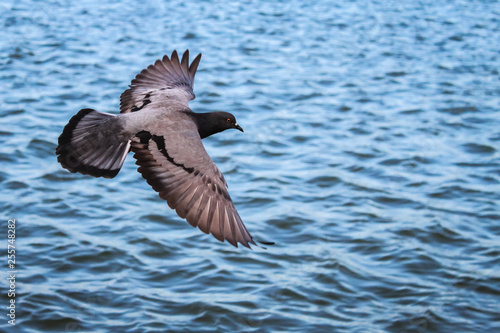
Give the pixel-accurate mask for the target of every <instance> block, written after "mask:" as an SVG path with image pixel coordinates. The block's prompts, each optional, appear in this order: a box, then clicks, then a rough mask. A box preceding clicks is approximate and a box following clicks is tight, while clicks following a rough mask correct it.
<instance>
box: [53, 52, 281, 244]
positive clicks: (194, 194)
mask: <svg viewBox="0 0 500 333" xmlns="http://www.w3.org/2000/svg"><path fill="white" fill-rule="evenodd" d="M200 59H201V54H199V55H198V56H197V57H196V58H195V59H194V60H193V62H191V64H189V51H188V50H187V51H186V52H184V54H183V56H182V60H179V56H178V54H177V52H176V51H174V52H173V53H172V55H171V57H170V58H169V57H168V56H166V55H165V56H164V57H163V59H161V60H157V61H156V62H155V63H154V64H153V65H150V66H149V67H147V68H146V69H144V70H143V71H141V72H140V73H139V74H138V75H137V76H136V77H135V79H133V80H132V83H131V85H130V86H129V87H130V88H129V89H127V90H125V91H124V92H123V93H122V95H121V97H120V110H121V111H120V114H118V115H115V114H110V113H104V112H99V111H96V110H93V109H82V110H80V111H79V112H78V113H77V114H76V115H74V116H73V117H72V118H71V119H70V121H69V122H68V124H67V125H66V126H65V127H64V130H63V132H62V134H61V135H60V136H59V141H58V144H59V145H58V147H57V148H56V154H57V155H58V157H57V160H58V161H59V163H61V165H62V166H63V168H65V169H67V170H69V171H70V172H79V173H82V174H84V175H90V176H94V177H104V178H113V177H115V176H116V175H117V174H118V172H119V171H120V169H121V167H122V165H123V161H124V160H125V157H126V156H127V154H128V153H129V151H132V152H133V153H134V158H135V159H136V164H137V165H138V166H139V168H138V169H137V170H138V171H139V172H140V173H141V174H142V177H144V178H145V179H146V180H147V182H148V184H149V185H151V186H152V187H153V189H154V190H155V191H156V192H158V193H159V196H160V198H162V199H164V200H166V201H167V203H168V205H169V206H170V208H172V209H175V211H176V212H177V214H178V215H179V216H180V217H181V218H184V219H186V220H187V221H188V222H189V223H190V224H191V225H192V226H193V227H198V228H200V230H201V231H203V232H205V233H207V234H208V233H210V234H212V235H213V236H214V237H215V238H216V239H218V240H219V241H222V242H224V241H225V240H227V241H228V242H229V243H230V244H232V245H233V246H235V247H238V243H240V244H242V245H244V246H246V247H248V248H250V246H249V244H254V245H257V244H256V241H255V240H254V238H253V237H252V236H251V235H250V233H249V232H248V230H247V228H246V227H245V225H244V224H243V222H242V220H241V218H240V215H239V214H238V212H237V211H236V208H235V206H234V204H233V201H232V200H231V197H230V196H229V193H228V189H227V183H226V181H225V179H224V176H223V175H222V173H221V172H220V171H219V169H218V168H217V166H216V165H215V163H214V162H213V161H212V159H211V158H210V156H209V155H208V154H207V152H206V151H205V148H204V147H203V143H202V141H201V140H202V139H204V138H206V137H208V136H210V135H212V134H215V133H218V132H222V131H225V130H227V129H231V128H233V129H237V130H239V131H241V132H243V129H242V128H241V127H240V125H238V123H237V122H236V118H235V117H234V115H232V114H231V113H228V112H210V113H195V112H193V111H192V110H191V109H190V108H189V101H190V100H192V99H194V98H195V94H194V92H193V82H194V77H195V74H196V70H197V68H198V64H199V63H200ZM260 243H263V244H271V243H264V242H260Z"/></svg>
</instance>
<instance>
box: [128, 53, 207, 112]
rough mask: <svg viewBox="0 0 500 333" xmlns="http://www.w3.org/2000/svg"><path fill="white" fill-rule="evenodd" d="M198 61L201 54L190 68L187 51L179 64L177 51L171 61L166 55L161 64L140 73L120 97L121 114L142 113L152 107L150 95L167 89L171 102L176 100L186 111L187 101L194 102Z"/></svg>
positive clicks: (151, 66) (159, 61)
mask: <svg viewBox="0 0 500 333" xmlns="http://www.w3.org/2000/svg"><path fill="white" fill-rule="evenodd" d="M200 59H201V54H199V55H198V56H197V57H196V58H195V59H194V60H193V62H192V63H191V65H189V50H186V52H184V54H183V55H182V60H181V61H179V56H178V55H177V51H174V52H172V56H171V57H170V59H169V58H168V56H166V55H165V56H164V57H163V59H162V60H157V61H156V62H155V63H154V65H150V66H149V67H148V68H146V69H143V70H142V71H141V72H140V73H139V74H137V76H136V77H135V79H133V80H132V83H131V84H130V88H129V89H127V90H125V91H124V92H123V93H122V95H121V97H120V110H121V113H128V112H134V111H139V110H141V109H142V108H143V107H144V106H146V105H147V104H149V103H151V100H150V99H149V97H150V96H151V94H152V93H154V92H156V91H161V90H166V89H171V90H170V91H169V96H170V98H172V97H173V96H175V97H176V98H175V99H177V100H178V101H180V102H182V103H183V104H185V105H186V107H187V105H188V103H189V101H190V100H192V99H194V98H195V95H194V92H193V82H194V76H195V74H196V69H197V68H198V64H199V63H200Z"/></svg>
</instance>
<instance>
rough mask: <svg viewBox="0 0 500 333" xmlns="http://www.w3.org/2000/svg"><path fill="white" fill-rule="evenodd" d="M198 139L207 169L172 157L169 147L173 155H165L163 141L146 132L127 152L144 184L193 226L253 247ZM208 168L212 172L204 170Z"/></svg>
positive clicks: (214, 167) (233, 243)
mask: <svg viewBox="0 0 500 333" xmlns="http://www.w3.org/2000/svg"><path fill="white" fill-rule="evenodd" d="M199 140H200V142H199V144H200V146H201V149H203V153H204V154H205V155H206V156H205V157H206V158H208V159H209V163H211V164H213V166H212V165H209V166H208V168H207V165H206V164H207V163H205V165H203V166H199V167H197V166H196V165H195V164H196V163H193V162H191V163H189V162H186V161H183V160H182V158H179V156H178V155H176V154H175V148H172V151H173V152H174V154H173V155H171V154H169V149H168V145H167V144H166V142H165V138H164V137H163V136H156V135H151V133H149V132H141V133H139V134H138V136H137V137H136V138H135V139H134V140H132V147H131V150H132V151H133V152H134V153H135V154H134V158H135V159H136V160H137V161H136V164H137V165H139V168H138V171H139V172H140V173H141V174H142V176H143V177H144V178H145V179H146V180H147V182H148V184H149V185H151V186H152V187H153V189H154V190H155V191H157V192H158V193H159V194H160V197H161V198H162V199H164V200H166V201H167V203H168V205H169V206H170V208H172V209H175V210H176V212H177V214H178V215H179V216H180V217H182V218H185V219H186V220H187V221H188V222H189V223H190V224H191V225H192V226H193V227H199V228H200V230H201V231H203V232H205V233H207V234H208V233H211V234H212V235H213V236H214V237H215V238H217V239H218V240H219V241H221V242H223V241H224V240H227V241H228V242H229V243H230V244H232V245H233V246H236V247H238V243H240V244H242V245H244V246H246V247H250V246H249V244H254V245H256V244H255V241H254V239H253V237H252V236H251V235H250V233H249V232H248V230H247V229H246V227H245V225H244V224H243V222H242V220H241V218H240V216H239V214H238V212H237V211H236V208H235V207H234V204H233V202H232V200H231V198H230V196H229V193H228V192H227V189H226V187H225V181H224V180H223V178H222V175H221V174H220V172H219V171H218V169H217V167H216V166H215V164H214V163H213V161H212V160H211V159H210V157H209V156H208V154H207V153H206V151H205V150H204V148H203V145H202V144H201V139H199ZM210 168H212V169H213V170H215V171H214V172H210V171H207V170H210Z"/></svg>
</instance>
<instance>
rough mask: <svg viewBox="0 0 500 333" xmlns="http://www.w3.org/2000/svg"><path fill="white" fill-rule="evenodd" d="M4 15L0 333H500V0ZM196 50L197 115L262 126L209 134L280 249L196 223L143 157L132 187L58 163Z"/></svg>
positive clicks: (241, 206) (6, 9)
mask: <svg viewBox="0 0 500 333" xmlns="http://www.w3.org/2000/svg"><path fill="white" fill-rule="evenodd" d="M0 27H1V32H0V36H1V37H2V38H0V68H1V71H0V84H1V87H2V89H0V114H1V118H0V122H1V129H0V138H1V139H0V140H1V145H0V161H1V169H0V182H1V193H2V199H3V200H2V202H1V204H0V205H1V208H2V212H3V216H4V221H5V222H4V223H5V224H4V226H6V224H7V219H8V218H16V221H17V228H16V232H17V233H16V236H17V238H16V239H17V242H16V246H17V258H16V259H17V261H16V263H17V268H18V270H19V272H18V276H17V279H16V282H17V291H16V304H17V307H16V311H17V312H16V320H17V321H16V326H15V327H11V326H10V325H9V324H8V323H7V319H8V318H6V316H5V314H6V312H7V310H5V306H6V305H7V304H8V303H7V302H8V301H9V298H8V297H7V295H6V288H5V287H7V284H6V283H5V286H4V288H3V289H4V291H2V293H1V300H2V304H3V305H2V307H1V308H3V309H4V310H2V311H4V313H5V314H2V316H3V319H2V320H0V330H2V331H13V332H14V331H16V330H17V331H19V332H64V331H66V332H166V331H192V332H202V331H215V330H217V331H227V332H234V331H244V332H332V331H338V332H340V331H342V332H401V333H402V332H407V333H409V332H419V333H421V332H486V331H488V332H493V331H495V330H500V313H499V303H500V298H499V296H500V287H499V286H500V273H499V263H500V262H499V256H500V214H499V206H500V204H499V199H500V195H499V193H500V186H499V184H500V158H499V157H500V155H499V149H500V148H499V142H500V119H499V114H498V108H499V105H500V80H499V72H498V68H499V56H500V53H499V51H500V47H499V45H500V43H499V42H500V39H499V38H500V37H499V36H500V6H499V5H498V3H497V2H496V1H478V0H474V1H467V2H465V1H461V2H460V1H438V2H432V1H404V2H399V1H370V0H366V1H349V2H347V1H334V2H331V1H316V2H314V3H312V2H305V1H287V2H283V3H268V2H264V1H245V2H242V3H236V2H233V1H227V2H217V3H214V2H209V1H200V2H193V3H190V2H184V1H169V2H162V1H149V2H146V3H144V4H141V3H140V2H137V1H128V0H127V1H107V0H102V1H83V2H76V1H75V2H72V3H71V4H69V3H68V2H65V1H44V2H39V1H33V0H28V1H23V2H17V1H16V2H14V1H10V0H7V1H3V2H2V3H1V4H0ZM188 48H189V49H190V51H191V53H192V54H195V53H198V52H201V53H203V59H202V63H201V65H200V70H199V72H198V75H197V81H196V83H195V92H196V94H197V98H196V99H195V100H194V101H193V102H192V104H191V106H192V108H193V110H195V111H201V112H205V111H216V110H226V111H230V112H233V113H234V114H235V115H236V117H237V118H238V122H239V123H240V124H241V125H242V127H243V128H244V129H245V133H240V132H237V131H228V132H224V133H221V134H218V135H216V136H214V137H211V138H208V139H207V140H206V141H205V145H206V148H207V150H208V151H209V153H210V154H211V156H212V157H213V159H214V160H215V162H216V163H217V164H218V165H219V168H220V169H221V171H222V172H223V173H224V174H225V176H226V180H227V181H228V183H229V186H230V192H231V195H232V197H233V200H234V201H235V203H236V206H237V208H238V210H239V212H240V215H241V216H242V217H243V220H244V221H245V223H246V225H247V227H248V229H249V230H250V231H251V232H252V233H253V234H254V236H255V237H257V238H259V239H265V240H271V241H275V242H276V245H275V246H273V247H270V248H268V250H261V249H255V250H254V251H249V250H247V249H241V248H240V249H235V248H233V247H231V246H230V245H229V244H227V243H224V244H223V243H219V242H218V241H216V240H215V239H214V238H213V237H211V236H207V235H205V234H203V233H201V232H200V231H199V230H197V229H193V228H191V227H190V226H189V225H188V224H187V223H186V222H185V221H183V220H181V219H180V218H178V217H177V216H176V215H175V213H174V212H173V211H171V210H170V209H169V208H168V206H167V204H166V203H165V202H163V201H161V200H160V199H159V198H158V195H157V194H156V193H155V192H154V191H152V190H151V189H150V188H149V186H148V185H147V184H146V182H145V181H144V180H143V179H142V178H141V176H140V175H139V174H138V173H137V172H136V166H135V164H134V160H133V158H131V157H132V156H129V157H128V159H127V161H126V163H125V165H124V168H123V169H122V171H121V172H120V174H119V175H118V176H117V177H116V178H115V179H112V180H108V179H94V178H92V177H88V176H83V175H79V174H70V173H69V172H67V171H66V170H63V169H62V168H61V167H60V165H59V164H58V163H57V161H56V157H55V154H54V150H55V147H56V142H57V137H58V136H59V134H60V132H61V131H62V128H63V127H64V125H65V124H66V122H67V121H68V120H69V118H70V117H71V116H72V115H73V114H74V113H75V112H76V111H77V110H79V109H80V108H83V107H92V108H96V109H98V110H101V111H107V112H117V111H118V106H119V95H120V93H121V92H122V91H123V90H124V89H126V88H127V85H128V84H129V83H130V80H131V79H132V78H133V77H134V76H135V74H136V73H138V72H139V71H140V70H141V69H142V68H144V67H146V66H147V65H149V64H150V63H152V62H153V61H154V60H156V59H157V58H160V57H161V56H163V54H165V53H171V51H172V50H173V49H177V50H179V51H183V50H184V49H188ZM4 231H5V232H4V240H3V241H2V242H3V243H2V244H5V245H4V248H6V244H7V231H6V227H4ZM3 258H4V260H5V261H6V260H7V259H6V256H5V255H4V256H3ZM2 265H4V264H2ZM5 265H6V262H5ZM5 265H4V266H3V267H4V268H5V267H6V266H5ZM4 277H5V275H4ZM3 280H4V282H5V281H6V280H5V279H3ZM0 312H1V311H0ZM0 318H1V317H0Z"/></svg>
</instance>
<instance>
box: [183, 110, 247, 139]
mask: <svg viewBox="0 0 500 333" xmlns="http://www.w3.org/2000/svg"><path fill="white" fill-rule="evenodd" d="M193 116H194V117H195V118H196V122H197V124H198V131H199V133H200V136H201V138H202V139H203V138H206V137H207V136H210V135H212V134H215V133H219V132H222V131H225V130H227V129H230V128H235V129H237V130H239V131H241V132H243V128H241V127H240V125H238V123H237V122H236V118H235V117H234V116H233V115H232V114H231V113H229V112H222V111H218V112H209V113H193Z"/></svg>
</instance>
